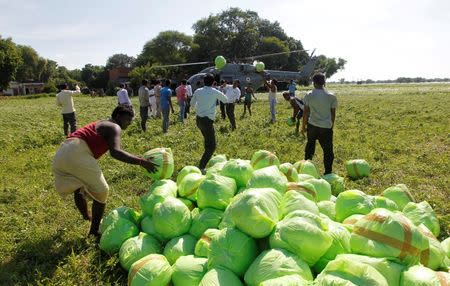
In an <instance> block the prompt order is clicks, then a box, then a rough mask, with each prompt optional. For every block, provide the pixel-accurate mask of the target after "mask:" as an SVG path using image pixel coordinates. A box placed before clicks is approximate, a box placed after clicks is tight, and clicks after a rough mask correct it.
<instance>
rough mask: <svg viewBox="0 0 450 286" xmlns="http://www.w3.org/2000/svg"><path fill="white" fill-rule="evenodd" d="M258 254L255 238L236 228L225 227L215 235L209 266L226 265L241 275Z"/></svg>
mask: <svg viewBox="0 0 450 286" xmlns="http://www.w3.org/2000/svg"><path fill="white" fill-rule="evenodd" d="M256 256H257V248H256V243H255V240H254V239H253V238H251V237H250V236H248V235H246V234H245V233H243V232H241V231H240V230H238V229H235V228H225V229H222V230H221V231H220V233H219V234H218V235H216V236H214V237H213V239H212V240H211V244H210V252H209V256H208V268H209V269H211V268H214V267H226V268H228V269H230V270H231V271H233V273H234V274H236V275H238V276H241V275H243V274H244V273H245V271H246V270H247V268H248V267H249V266H250V264H251V263H252V262H253V260H255V258H256Z"/></svg>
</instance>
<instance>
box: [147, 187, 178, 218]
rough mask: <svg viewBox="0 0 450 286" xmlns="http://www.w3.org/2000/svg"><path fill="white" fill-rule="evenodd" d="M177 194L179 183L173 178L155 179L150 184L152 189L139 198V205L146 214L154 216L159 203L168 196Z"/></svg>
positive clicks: (173, 196)
mask: <svg viewBox="0 0 450 286" xmlns="http://www.w3.org/2000/svg"><path fill="white" fill-rule="evenodd" d="M176 196H177V185H176V184H175V182H174V181H172V180H160V181H155V182H154V183H153V184H152V185H151V186H150V191H148V192H147V193H145V194H144V195H142V196H141V197H140V198H139V205H140V206H141V210H142V212H143V213H144V214H145V215H148V216H152V215H153V210H154V208H155V205H156V204H157V203H161V202H163V201H164V200H165V199H166V198H168V197H172V198H175V197H176Z"/></svg>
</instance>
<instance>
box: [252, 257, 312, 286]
mask: <svg viewBox="0 0 450 286" xmlns="http://www.w3.org/2000/svg"><path fill="white" fill-rule="evenodd" d="M294 274H296V275H299V276H300V277H301V278H303V279H305V280H307V281H313V276H312V273H311V270H310V269H309V266H308V264H306V262H304V261H303V260H302V259H300V258H298V257H297V256H296V255H294V254H293V253H291V252H289V251H287V250H284V249H270V250H266V251H263V252H262V253H261V254H260V255H259V256H258V257H257V258H256V259H255V261H253V263H252V264H251V265H250V267H249V268H248V270H247V272H246V273H245V277H244V279H245V283H246V285H248V286H258V285H260V283H262V282H264V281H266V280H269V279H274V278H278V277H282V276H286V275H294Z"/></svg>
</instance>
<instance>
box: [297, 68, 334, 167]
mask: <svg viewBox="0 0 450 286" xmlns="http://www.w3.org/2000/svg"><path fill="white" fill-rule="evenodd" d="M313 83H314V89H313V90H312V91H311V92H309V93H308V94H307V95H306V96H305V98H304V99H303V101H304V103H305V106H304V116H303V125H302V133H303V134H305V132H306V134H307V138H308V142H307V143H306V146H305V160H311V159H312V157H313V156H314V152H315V149H316V140H319V144H320V146H321V147H322V150H323V164H324V167H325V174H330V173H331V172H332V167H333V160H334V153H333V127H334V120H335V118H336V107H337V99H336V96H335V95H334V94H332V93H330V92H328V91H327V90H326V89H325V75H324V74H322V73H316V74H315V75H314V76H313Z"/></svg>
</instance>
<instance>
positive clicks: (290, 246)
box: [270, 211, 333, 266]
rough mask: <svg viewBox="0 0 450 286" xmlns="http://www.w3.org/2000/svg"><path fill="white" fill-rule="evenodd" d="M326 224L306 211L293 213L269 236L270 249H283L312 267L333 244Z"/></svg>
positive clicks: (280, 222) (278, 224)
mask: <svg viewBox="0 0 450 286" xmlns="http://www.w3.org/2000/svg"><path fill="white" fill-rule="evenodd" d="M327 230H328V226H327V223H326V222H325V221H324V220H323V219H322V218H320V217H319V216H318V215H316V214H313V213H311V212H308V211H295V212H292V213H290V214H288V215H287V216H286V217H285V218H284V219H283V220H281V221H279V222H278V223H277V225H276V227H275V230H274V231H273V233H272V234H271V236H270V247H271V248H283V249H286V250H288V251H290V252H292V253H294V254H296V255H297V256H298V257H299V258H301V259H303V260H304V261H305V262H306V263H308V265H310V266H312V265H314V264H315V263H316V262H317V261H318V260H319V259H320V257H322V256H323V255H324V254H325V252H326V251H327V250H328V248H329V247H330V246H331V243H332V242H333V239H332V237H331V236H330V235H329V234H328V232H327Z"/></svg>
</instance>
